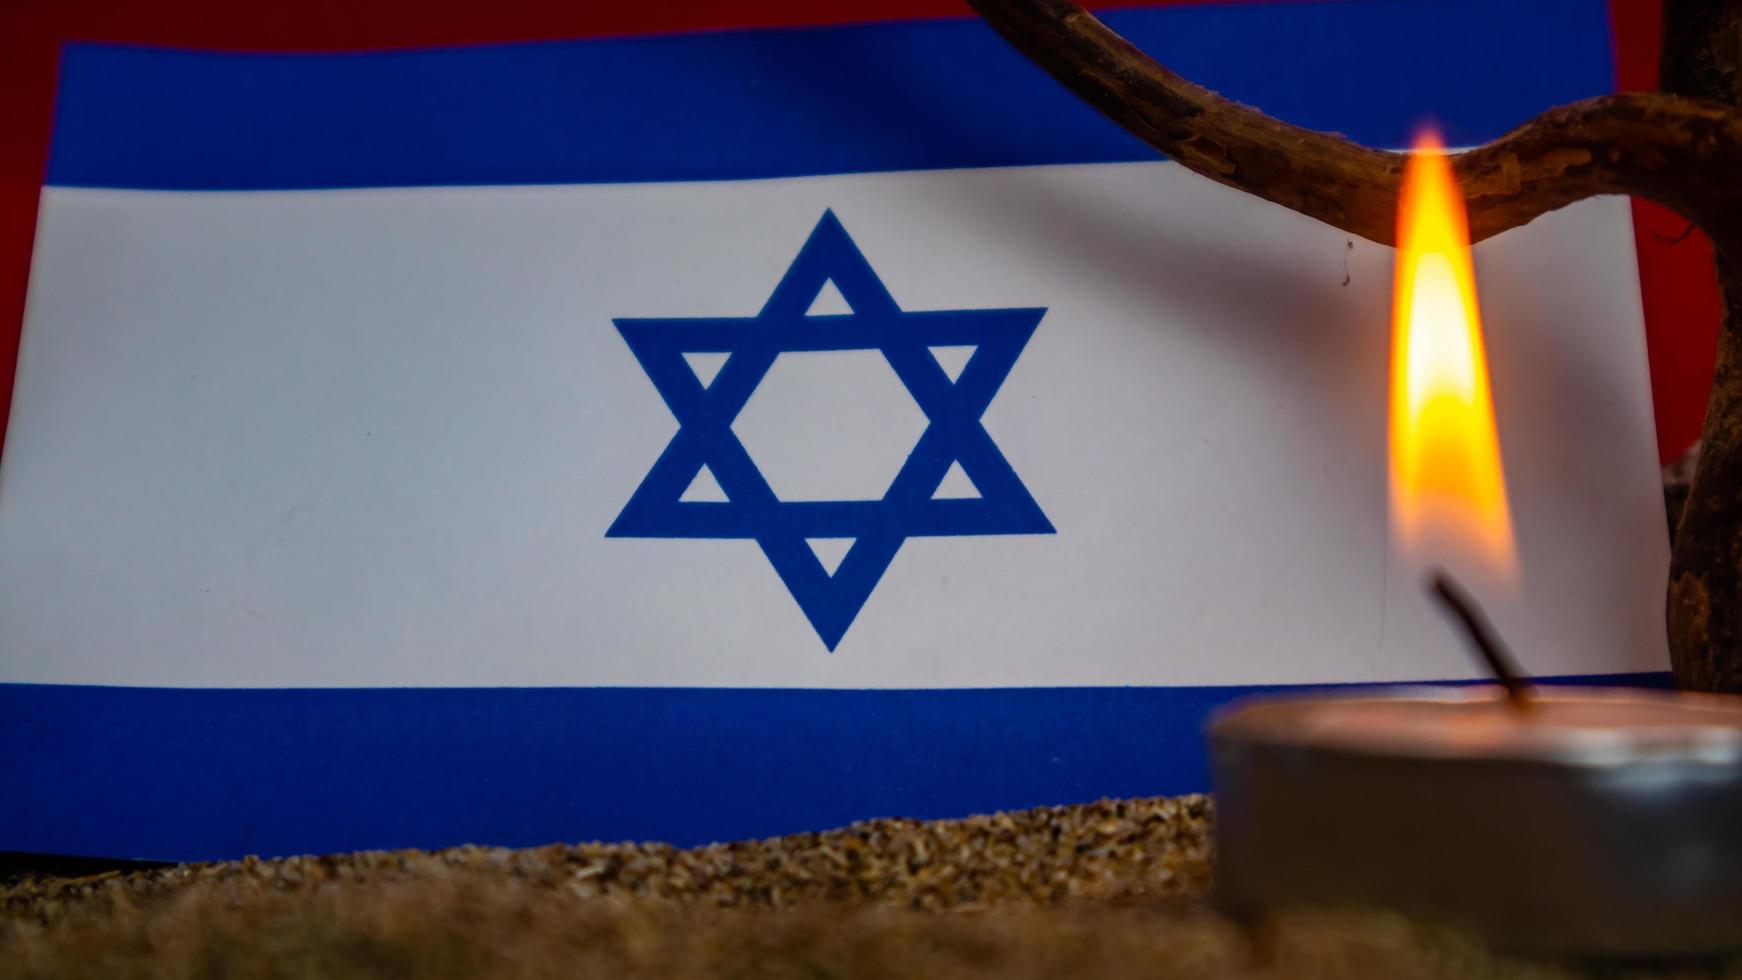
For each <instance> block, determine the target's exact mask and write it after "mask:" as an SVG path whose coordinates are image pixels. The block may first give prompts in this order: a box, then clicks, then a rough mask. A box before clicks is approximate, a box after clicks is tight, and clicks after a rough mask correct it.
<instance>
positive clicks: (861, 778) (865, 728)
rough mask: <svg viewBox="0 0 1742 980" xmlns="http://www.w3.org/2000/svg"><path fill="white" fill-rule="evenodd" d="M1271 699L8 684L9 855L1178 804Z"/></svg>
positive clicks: (306, 846) (1643, 679) (726, 833)
mask: <svg viewBox="0 0 1742 980" xmlns="http://www.w3.org/2000/svg"><path fill="white" fill-rule="evenodd" d="M1587 680H1588V681H1589V682H1602V683H1611V684H1644V685H1648V686H1663V685H1664V684H1666V683H1667V677H1666V676H1665V675H1659V674H1642V675H1617V676H1612V677H1603V678H1590V679H1587ZM1258 690H1260V689H1258V688H1252V687H1191V688H1168V687H1128V688H1016V689H981V690H899V691H895V690H890V691H818V690H761V689H742V690H723V689H708V688H426V689H417V688H382V689H332V690H307V689H304V690H187V689H176V688H119V687H78V686H40V685H22V684H11V685H0V799H5V800H8V801H10V802H9V803H8V804H7V805H6V806H3V807H0V850H9V851H31V852H39V853H57V854H86V855H100V856H106V857H133V858H160V859H204V858H230V857H238V856H241V855H243V854H247V853H260V854H293V853H304V852H329V851H340V850H352V849H358V848H377V847H412V846H416V847H438V846H443V845H451V844H461V843H466V842H472V843H482V844H500V845H534V844H544V843H549V842H552V841H559V840H562V841H582V840H594V839H598V840H621V839H635V840H664V841H670V842H672V843H676V844H685V845H688V844H700V843H704V842H708V841H713V840H732V839H742V838H752V837H761V836H767V835H773V834H781V833H787V832H791V831H797V830H815V829H821V828H825V827H832V826H839V825H842V824H846V823H848V822H851V821H853V820H858V819H862V818H866V817H875V816H891V815H893V816H910V817H943V816H959V815H964V814H969V813H982V812H987V811H991V810H996V809H1009V808H1017V807H1028V806H1035V805H1040V804H1053V803H1068V802H1076V801H1085V800H1093V799H1097V798H1100V797H1104V796H1139V795H1144V796H1146V795H1155V794H1172V793H1183V792H1190V791H1196V790H1202V789H1205V788H1207V786H1208V784H1209V776H1208V772H1207V770H1206V767H1205V760H1204V752H1203V745H1202V740H1201V737H1200V734H1199V727H1200V725H1201V724H1202V721H1203V718H1204V716H1205V714H1206V713H1207V712H1209V711H1210V709H1211V708H1213V707H1214V706H1216V705H1218V704H1222V703H1224V702H1226V701H1228V700H1230V699H1232V698H1235V697H1238V696H1241V695H1245V694H1251V693H1254V692H1256V691H1258Z"/></svg>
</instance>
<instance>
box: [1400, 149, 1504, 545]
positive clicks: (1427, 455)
mask: <svg viewBox="0 0 1742 980" xmlns="http://www.w3.org/2000/svg"><path fill="white" fill-rule="evenodd" d="M1391 515H1392V528H1393V532H1394V535H1395V541H1396V544H1397V547H1398V548H1399V549H1400V551H1401V552H1402V553H1403V554H1405V555H1410V556H1413V557H1416V558H1421V559H1427V560H1434V561H1446V560H1448V559H1456V558H1463V559H1464V560H1469V561H1476V562H1480V563H1481V564H1482V565H1483V566H1485V567H1484V568H1483V569H1482V571H1485V572H1487V573H1489V574H1492V575H1495V576H1498V577H1501V578H1511V577H1512V576H1513V575H1514V574H1515V572H1516V557H1515V553H1514V550H1513V543H1512V517H1511V514H1510V512H1509V511H1508V509H1507V506H1506V479H1505V475H1504V473H1503V472H1502V469H1501V464H1500V439H1499V436H1498V435H1497V433H1496V431H1495V426H1494V402H1493V397H1492V394H1491V393H1490V391H1489V386H1488V357H1487V353H1486V351H1485V350H1484V348H1483V344H1482V323H1481V318H1480V315H1479V314H1478V312H1477V308H1476V279H1475V274H1474V272H1473V270H1472V267H1471V263H1470V231H1469V225H1468V222H1467V220H1466V218H1465V215H1464V201H1463V196H1462V195H1461V194H1460V193H1459V191H1458V186H1457V183H1456V180H1455V178H1454V177H1453V176H1452V168H1451V165H1450V162H1449V161H1448V160H1447V158H1446V154H1445V151H1444V149H1443V147H1442V146H1441V145H1440V142H1439V139H1438V137H1437V136H1436V135H1433V134H1431V133H1430V134H1426V135H1424V136H1423V137H1421V138H1420V139H1418V140H1417V143H1416V147H1415V152H1414V153H1413V154H1411V156H1410V158H1409V163H1408V165H1407V167H1406V169H1405V172H1404V180H1403V194H1402V199H1401V201H1400V202H1399V206H1398V212H1397V269H1396V280H1395V292H1394V298H1393V308H1392V318H1391ZM1448 552H1449V554H1448Z"/></svg>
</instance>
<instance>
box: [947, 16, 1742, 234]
mask: <svg viewBox="0 0 1742 980" xmlns="http://www.w3.org/2000/svg"><path fill="white" fill-rule="evenodd" d="M969 3H970V4H971V5H972V6H973V7H974V9H975V10H977V11H979V12H980V14H981V16H983V17H984V18H985V19H986V20H987V22H989V23H990V24H991V25H992V26H993V27H994V28H996V29H997V30H998V32H999V33H1001V34H1003V35H1004V37H1005V38H1006V39H1008V40H1009V41H1010V43H1011V44H1013V45H1015V46H1016V47H1017V48H1018V49H1019V50H1021V51H1022V52H1023V53H1024V54H1026V55H1027V56H1028V57H1029V58H1030V59H1031V60H1033V61H1034V62H1035V63H1036V64H1038V65H1040V66H1041V67H1042V68H1044V69H1046V70H1047V71H1048V72H1049V73H1051V74H1052V75H1053V77H1054V78H1057V79H1058V80H1059V81H1061V82H1063V83H1064V84H1065V85H1066V86H1067V87H1069V88H1070V89H1071V90H1072V91H1074V92H1076V93H1077V94H1078V95H1080V96H1082V97H1083V98H1084V99H1085V100H1086V101H1088V102H1089V103H1090V104H1091V105H1093V106H1095V107H1096V108H1097V109H1099V110H1101V111H1102V112H1103V113H1105V114H1106V115H1107V116H1109V117H1110V118H1112V119H1113V121H1115V122H1117V123H1119V124H1120V125H1121V126H1123V127H1125V128H1126V129H1128V130H1130V131H1131V132H1132V133H1134V134H1135V135H1137V136H1138V137H1139V138H1141V139H1143V140H1144V141H1145V142H1147V143H1149V144H1150V145H1151V146H1153V147H1155V148H1156V149H1158V150H1160V151H1161V152H1162V153H1164V154H1166V155H1167V156H1168V157H1169V158H1171V159H1173V160H1175V161H1177V162H1179V163H1180V164H1182V165H1184V166H1185V167H1186V168H1187V169H1190V170H1193V171H1195V172H1197V173H1199V174H1202V175H1203V176H1205V177H1209V178H1210V179H1212V180H1215V181H1219V182H1221V183H1223V184H1227V185H1228V186H1230V187H1234V188H1237V189H1239V190H1242V191H1246V192H1247V193H1250V194H1255V195H1257V196H1259V197H1262V198H1264V199H1265V200H1268V201H1272V202H1274V203H1276V204H1280V205H1282V206H1284V207H1286V208H1290V209H1291V210H1294V211H1299V212H1300V213H1302V214H1305V215H1308V216H1310V217H1314V218H1317V219H1319V220H1320V221H1323V222H1325V223H1327V224H1330V225H1334V226H1335V227H1337V228H1341V229H1342V230H1344V231H1347V232H1350V233H1352V234H1356V235H1360V236H1361V237H1363V238H1367V239H1371V240H1373V241H1375V242H1379V243H1381V244H1387V245H1389V244H1392V243H1393V241H1392V240H1393V236H1394V232H1395V223H1396V210H1397V191H1398V187H1399V182H1400V180H1401V178H1402V173H1403V155H1402V154H1400V153H1392V152H1387V151H1384V150H1375V149H1371V148H1368V147H1364V146H1360V145H1357V144H1355V143H1352V142H1350V141H1348V140H1346V139H1344V138H1343V137H1341V136H1337V135H1334V134H1331V133H1321V132H1317V131H1314V130H1310V129H1303V128H1301V127H1299V126H1293V125H1290V124H1288V123H1285V122H1281V121H1279V120H1277V119H1273V118H1271V117H1270V116H1267V115H1265V114H1264V113H1262V112H1260V111H1258V110H1257V109H1254V108H1251V107H1249V106H1244V105H1241V104H1239V103H1237V102H1234V101H1232V100H1229V99H1225V98H1222V97H1221V96H1219V95H1217V94H1216V93H1214V92H1211V91H1209V90H1208V89H1205V88H1202V87H1200V86H1198V85H1194V84H1192V83H1191V82H1188V81H1186V80H1185V79H1184V78H1181V77H1180V76H1179V75H1176V74H1174V73H1173V72H1171V71H1169V70H1168V69H1166V68H1164V67H1162V66H1161V65H1159V64H1157V63H1156V62H1155V61H1154V60H1153V59H1151V58H1150V57H1149V56H1148V55H1146V54H1144V53H1143V52H1142V51H1140V50H1138V49H1137V48H1136V47H1135V46H1133V45H1132V44H1131V43H1130V42H1128V41H1126V40H1125V39H1124V38H1122V37H1120V36H1119V35H1118V34H1116V33H1114V32H1113V31H1112V30H1111V29H1109V28H1108V27H1107V25H1105V24H1103V23H1101V21H1100V20H1098V19H1097V18H1095V17H1094V16H1093V15H1091V14H1089V13H1088V12H1087V11H1085V10H1083V9H1082V8H1081V7H1078V6H1077V5H1076V4H1074V3H1071V2H1069V0H969ZM1453 165H1454V167H1455V169H1456V171H1457V174H1458V177H1459V180H1460V182H1461V184H1462V186H1463V188H1464V191H1465V194H1466V197H1467V198H1468V204H1469V212H1470V234H1471V237H1472V238H1473V239H1474V240H1476V241H1480V240H1482V239H1484V238H1487V237H1489V236H1492V235H1496V234H1499V233H1500V232H1502V231H1506V230H1507V229H1509V228H1516V227H1518V226H1519V225H1522V224H1525V223H1526V222H1529V221H1531V220H1532V219H1534V218H1537V217H1539V216H1541V215H1543V214H1545V213H1547V212H1549V211H1553V210H1555V209H1556V208H1561V207H1565V206H1566V205H1568V204H1572V203H1574V202H1575V201H1580V200H1583V199H1585V198H1587V197H1595V196H1597V195H1601V194H1635V195H1638V196H1640V197H1647V198H1650V199H1652V200H1655V201H1658V202H1660V203H1662V204H1665V205H1667V206H1669V207H1671V208H1674V209H1675V210H1676V211H1678V212H1680V213H1682V214H1683V215H1685V216H1687V217H1688V218H1690V219H1691V220H1695V221H1698V222H1701V223H1702V224H1705V223H1707V222H1708V221H1709V222H1712V223H1719V222H1720V221H1722V220H1726V219H1727V220H1732V221H1733V220H1735V218H1734V216H1735V215H1737V214H1739V213H1742V181H1736V180H1732V179H1728V175H1733V174H1739V173H1742V117H1739V116H1738V115H1737V114H1736V113H1735V112H1733V111H1732V110H1731V109H1730V108H1728V107H1727V106H1724V105H1722V104H1720V103H1716V102H1705V101H1701V100H1697V99H1688V98H1682V97H1678V96H1673V95H1664V94H1660V93H1652V92H1630V93H1620V94H1615V95H1606V96H1602V97H1600V98H1595V99H1587V100H1585V101H1583V102H1575V103H1573V104H1571V105H1566V106H1562V107H1560V108H1557V109H1551V110H1550V111H1548V112H1545V113H1543V114H1542V115H1540V116H1538V117H1537V118H1535V119H1533V120H1531V121H1530V122H1528V123H1526V124H1524V125H1523V126H1520V127H1519V128H1518V129H1515V130H1513V131H1512V132H1510V133H1508V134H1506V135H1505V136H1502V137H1501V138H1500V139H1498V140H1495V141H1494V142H1492V143H1489V144H1487V145H1485V146H1481V147H1478V148H1476V149H1473V150H1469V151H1466V152H1463V153H1459V154H1456V155H1455V156H1454V158H1453Z"/></svg>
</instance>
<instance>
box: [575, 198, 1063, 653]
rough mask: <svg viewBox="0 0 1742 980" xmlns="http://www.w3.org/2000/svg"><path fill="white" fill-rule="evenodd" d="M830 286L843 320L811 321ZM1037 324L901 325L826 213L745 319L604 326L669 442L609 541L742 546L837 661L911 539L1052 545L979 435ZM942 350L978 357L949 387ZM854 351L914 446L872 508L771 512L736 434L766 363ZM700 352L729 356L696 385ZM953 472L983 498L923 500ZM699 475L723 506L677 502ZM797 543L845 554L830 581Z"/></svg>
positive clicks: (1000, 312) (917, 320)
mask: <svg viewBox="0 0 1742 980" xmlns="http://www.w3.org/2000/svg"><path fill="white" fill-rule="evenodd" d="M829 281H833V282H834V284H835V286H836V288H837V289H839V290H840V292H841V296H842V298H844V299H845V300H846V301H847V305H848V306H849V307H851V309H852V312H851V313H850V314H841V315H807V312H808V311H809V309H810V307H811V304H812V303H813V302H814V301H815V300H816V298H817V295H818V293H820V292H821V291H822V289H823V287H824V285H825V284H826V283H828V282H829ZM1045 313H1046V311H1045V310H1044V309H996V310H939V311H926V312H911V311H905V310H902V309H901V307H899V306H898V305H896V302H895V299H894V297H892V296H891V295H890V294H889V291H888V290H887V289H885V288H884V286H883V283H882V282H881V281H880V280H879V279H878V278H877V274H876V273H875V272H873V271H872V269H871V266H870V264H869V263H868V262H866V261H865V257H864V255H862V254H861V253H860V251H859V248H858V246H857V245H855V244H853V240H852V239H851V238H849V237H848V236H847V231H846V229H845V228H843V227H842V226H841V223H840V221H839V220H837V219H836V218H835V215H834V212H832V211H829V212H824V214H823V217H822V220H821V221H819V222H818V223H817V226H816V228H815V229H814V230H813V231H812V232H811V234H810V238H809V239H807V240H806V241H805V243H804V246H803V247H802V248H801V249H799V253H798V257H797V258H795V259H793V261H792V265H791V266H789V267H788V268H787V270H786V274H785V275H784V276H783V277H781V280H780V284H779V285H777V286H775V287H774V293H773V295H771V296H770V297H769V298H768V302H767V303H766V304H765V305H764V306H763V307H762V312H760V313H758V314H756V315H755V316H753V317H697V318H671V319H619V320H616V321H614V322H615V323H616V325H617V330H618V331H619V332H620V333H621V334H622V335H623V339H624V341H626V342H627V343H628V345H629V349H630V351H631V352H633V353H634V355H635V358H636V359H637V360H638V361H640V362H641V367H642V369H643V370H645V371H646V372H647V377H648V379H649V380H651V381H652V382H653V384H654V387H656V388H658V389H659V394H660V397H662V398H664V399H665V404H666V406H667V407H669V408H670V409H671V412H672V414H673V415H675V416H676V417H677V420H678V424H679V428H678V432H677V434H676V435H674V436H672V439H671V442H670V443H669V444H668V445H667V446H666V447H665V452H663V453H661V454H660V457H659V459H658V460H657V461H656V462H655V463H654V464H653V468H652V469H651V470H649V471H648V474H647V476H646V477H645V478H644V479H642V481H641V485H640V487H638V488H637V489H636V491H635V493H634V495H632V496H631V497H630V498H629V503H628V504H627V505H625V506H624V508H623V512H622V513H621V514H619V515H617V520H616V521H615V522H614V523H613V524H612V525H611V528H610V530H609V531H607V532H606V536H607V537H614V538H739V539H743V538H748V539H750V540H753V541H755V542H756V543H757V544H758V545H759V546H761V548H762V553H763V554H764V555H766V556H767V557H768V562H769V564H770V565H772V566H774V571H775V573H776V574H778V575H779V576H780V580H781V581H782V582H783V583H785V585H786V588H787V590H788V591H789V592H791V593H792V597H793V599H794V600H795V601H797V603H798V606H799V608H800V609H801V610H803V612H804V614H805V617H806V618H807V619H809V620H810V624H811V626H812V628H814V629H815V630H816V632H817V635H818V636H819V637H820V638H821V639H822V641H823V643H824V644H825V645H826V646H827V647H828V648H829V649H830V650H833V649H835V647H836V645H837V644H839V643H840V642H841V638H842V637H843V636H845V635H846V633H847V628H848V627H849V626H851V625H852V624H853V620H854V618H855V617H857V616H858V614H859V610H860V609H861V608H863V607H864V605H865V602H866V600H867V599H869V598H870V597H871V592H872V590H873V589H875V588H876V587H877V583H878V581H879V580H880V579H881V578H882V577H883V573H884V572H885V571H886V570H887V569H888V568H889V564H890V562H892V561H894V560H895V553H896V552H897V551H898V550H900V548H901V545H902V543H903V542H905V541H906V540H907V539H908V538H912V537H935V536H952V535H986V534H1051V533H1053V527H1052V524H1051V523H1050V522H1048V521H1047V519H1046V515H1045V514H1043V513H1041V510H1040V505H1038V504H1036V503H1035V501H1034V498H1033V497H1032V496H1031V495H1030V494H1029V492H1028V489H1027V488H1026V487H1024V486H1023V485H1022V481H1021V479H1019V478H1018V477H1017V475H1016V471H1015V470H1013V469H1011V467H1010V464H1009V463H1008V462H1006V461H1005V459H1004V455H1003V454H1002V453H1000V452H999V451H998V446H997V445H996V444H995V443H993V441H992V437H991V436H990V435H989V434H988V433H987V432H986V429H985V427H984V426H982V425H981V423H980V416H981V415H982V414H984V413H985V411H986V407H987V406H988V405H990V404H991V402H992V397H993V396H994V395H996V394H997V393H998V388H999V386H1001V385H1002V384H1003V383H1004V379H1005V377H1006V376H1008V375H1009V373H1010V369H1011V368H1012V367H1014V366H1015V365H1016V359H1017V357H1018V356H1019V355H1021V353H1022V349H1023V347H1024V346H1026V345H1027V343H1028V338H1029V337H1030V336H1031V335H1033V333H1034V329H1035V327H1036V326H1038V325H1039V323H1040V319H1041V317H1042V316H1044V315H1045ZM945 346H947V347H963V346H972V347H973V348H974V351H973V353H972V355H970V356H969V358H968V360H967V363H966V364H965V365H964V366H963V367H962V369H961V373H960V374H959V375H958V376H957V377H956V379H955V380H954V381H953V382H952V381H951V379H950V376H949V374H948V373H946V372H945V371H944V369H943V367H942V366H941V365H940V364H939V363H938V361H937V359H936V358H935V357H934V356H933V355H932V354H931V352H930V350H928V348H931V347H945ZM858 350H873V351H878V352H881V353H882V354H883V356H884V358H886V359H887V360H888V361H889V366H890V367H891V368H893V369H894V371H895V374H896V376H897V377H899V378H900V379H901V382H902V384H904V385H906V386H907V390H908V393H909V394H911V395H912V396H913V400H914V401H915V402H916V403H918V405H919V407H920V409H921V411H923V412H924V413H925V417H926V422H927V424H926V428H925V431H924V432H923V433H922V434H921V435H920V437H919V441H918V442H917V443H916V444H915V445H914V447H913V451H912V452H911V453H909V454H908V457H907V460H906V462H905V463H903V464H902V467H901V470H900V472H898V473H897V474H896V476H895V479H894V481H893V482H891V484H890V486H889V489H888V490H887V491H886V492H885V493H884V494H883V497H882V499H880V500H825V501H811V500H806V501H792V500H781V499H779V498H778V497H777V496H776V495H775V492H774V490H773V489H772V488H771V487H770V486H769V485H768V481H767V480H766V479H764V478H763V476H762V473H761V471H760V470H758V469H757V467H756V464H755V463H754V462H753V461H752V460H751V458H750V454H749V453H748V452H747V451H746V450H745V449H744V445H743V443H742V442H740V441H739V439H738V436H737V434H736V433H735V432H733V431H732V427H731V426H732V421H733V420H734V419H735V418H737V416H738V413H739V412H740V411H742V410H743V408H744V405H745V403H746V402H748V401H749V399H750V396H751V394H752V393H753V392H755V390H756V386H757V385H758V384H760V383H761V382H762V379H763V377H764V376H765V375H766V374H767V373H768V369H769V368H770V367H771V366H772V365H773V364H774V359H775V358H776V357H777V356H778V355H780V354H782V353H784V352H788V351H858ZM696 353H712V354H726V355H728V356H727V358H726V360H725V363H724V364H723V365H722V366H721V367H720V369H719V373H718V374H716V375H715V376H714V378H713V379H712V381H711V382H709V383H707V384H704V383H703V382H702V380H701V379H700V378H699V377H698V376H697V375H696V373H695V372H694V371H693V370H691V368H690V366H689V363H688V362H687V361H686V360H685V358H684V355H685V354H696ZM952 463H959V464H961V467H962V471H963V472H964V473H965V474H966V475H967V477H968V479H969V481H970V482H972V483H973V485H974V487H975V488H976V489H977V490H978V491H979V493H980V496H979V497H977V498H968V499H961V498H953V497H952V498H948V499H933V498H934V494H936V493H937V492H938V488H939V484H940V483H941V482H942V481H943V479H944V476H945V474H946V473H947V472H948V471H949V469H950V466H951V464H952ZM704 466H706V467H707V468H708V469H709V470H710V471H712V473H713V474H714V478H715V480H716V481H717V482H718V483H719V486H720V489H721V490H722V491H724V493H725V496H726V498H727V499H726V500H725V501H697V500H689V501H686V500H682V499H680V498H681V497H682V495H683V494H684V492H685V490H686V489H688V488H689V486H690V484H691V483H692V482H693V481H694V480H695V479H696V477H697V475H698V474H699V473H700V472H701V469H702V467H704ZM807 538H851V539H853V544H852V546H851V547H850V548H849V549H848V550H847V553H846V555H845V557H843V558H842V559H841V562H840V564H839V565H838V566H837V567H836V568H835V570H834V573H833V574H830V573H829V571H828V569H827V568H826V567H825V566H824V565H823V563H822V561H821V560H820V559H818V557H817V556H816V554H815V553H814V552H812V551H811V549H810V547H809V545H807V544H806V539H807Z"/></svg>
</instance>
